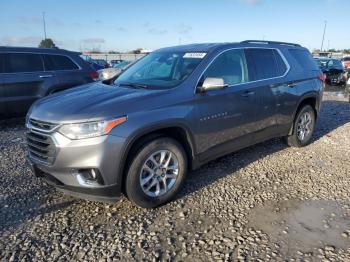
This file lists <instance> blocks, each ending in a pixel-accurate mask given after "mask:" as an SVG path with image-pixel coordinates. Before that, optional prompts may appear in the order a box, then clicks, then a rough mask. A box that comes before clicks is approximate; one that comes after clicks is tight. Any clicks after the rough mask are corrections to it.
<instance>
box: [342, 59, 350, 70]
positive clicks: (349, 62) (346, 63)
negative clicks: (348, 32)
mask: <svg viewBox="0 0 350 262" xmlns="http://www.w3.org/2000/svg"><path fill="white" fill-rule="evenodd" d="M341 62H342V63H343V66H344V67H345V69H346V70H349V69H350V56H346V57H343V58H342V59H341Z"/></svg>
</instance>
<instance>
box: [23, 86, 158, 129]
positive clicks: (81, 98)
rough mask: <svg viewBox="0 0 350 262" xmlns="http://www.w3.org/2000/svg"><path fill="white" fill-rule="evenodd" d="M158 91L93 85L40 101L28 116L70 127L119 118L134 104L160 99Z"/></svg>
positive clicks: (129, 110)
mask: <svg viewBox="0 0 350 262" xmlns="http://www.w3.org/2000/svg"><path fill="white" fill-rule="evenodd" d="M161 93H162V91H160V90H149V89H148V90H145V89H132V88H123V87H116V86H109V85H104V84H102V83H92V84H87V85H83V86H81V87H77V88H73V89H70V90H66V91H63V92H59V93H57V94H54V95H50V96H47V97H45V98H42V99H40V100H38V101H37V102H35V103H34V105H33V106H32V108H31V109H30V111H29V113H28V116H29V117H31V118H34V119H38V120H41V121H46V122H52V123H72V122H81V121H93V120H100V119H106V118H113V117H119V116H123V115H127V113H129V112H131V111H133V110H135V103H136V104H137V103H138V104H140V101H143V102H144V101H145V99H147V98H153V97H157V96H158V95H160V94H161Z"/></svg>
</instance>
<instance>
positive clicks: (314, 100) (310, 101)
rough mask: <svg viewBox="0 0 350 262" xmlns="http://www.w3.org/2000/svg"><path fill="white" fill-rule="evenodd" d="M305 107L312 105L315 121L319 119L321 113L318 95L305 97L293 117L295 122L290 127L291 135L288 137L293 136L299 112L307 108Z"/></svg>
mask: <svg viewBox="0 0 350 262" xmlns="http://www.w3.org/2000/svg"><path fill="white" fill-rule="evenodd" d="M305 105H310V106H311V107H312V108H313V110H314V113H315V120H316V119H317V117H318V113H319V99H318V97H317V95H316V94H314V93H310V94H307V95H305V96H304V97H303V98H302V99H300V102H299V104H298V106H297V108H296V110H295V112H294V115H293V122H292V125H291V127H290V130H289V133H288V135H292V134H293V130H294V122H295V118H296V117H297V115H298V113H299V111H300V110H301V109H302V108H303V107H304V106H305Z"/></svg>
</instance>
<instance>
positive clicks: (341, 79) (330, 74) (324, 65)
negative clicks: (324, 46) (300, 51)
mask: <svg viewBox="0 0 350 262" xmlns="http://www.w3.org/2000/svg"><path fill="white" fill-rule="evenodd" d="M315 60H316V62H317V64H318V66H319V68H320V69H321V70H322V72H323V73H324V75H325V76H326V83H327V84H328V85H341V86H344V85H346V81H347V80H348V77H347V75H348V74H347V71H346V70H345V68H344V67H343V65H342V63H341V61H340V60H338V59H334V58H315Z"/></svg>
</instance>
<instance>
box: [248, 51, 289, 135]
mask: <svg viewBox="0 0 350 262" xmlns="http://www.w3.org/2000/svg"><path fill="white" fill-rule="evenodd" d="M245 54H246V58H247V64H248V69H249V72H250V75H249V78H250V79H251V80H252V83H253V84H254V86H255V87H256V88H257V103H258V104H259V108H260V109H259V111H258V112H257V125H258V131H259V132H258V133H257V136H258V137H257V139H258V140H264V139H267V138H269V137H274V136H276V135H278V134H279V133H283V132H284V131H285V130H284V126H280V124H281V123H280V122H281V121H280V122H279V120H278V118H282V119H283V118H284V117H285V116H284V114H286V113H287V111H288V110H285V107H295V105H294V104H295V102H296V101H295V99H294V98H293V95H292V94H291V93H290V90H289V88H288V86H287V84H286V79H285V75H286V73H287V72H288V70H289V65H288V64H287V63H286V62H285V60H284V58H282V56H281V53H280V51H279V50H278V49H274V48H248V49H246V50H245Z"/></svg>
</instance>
